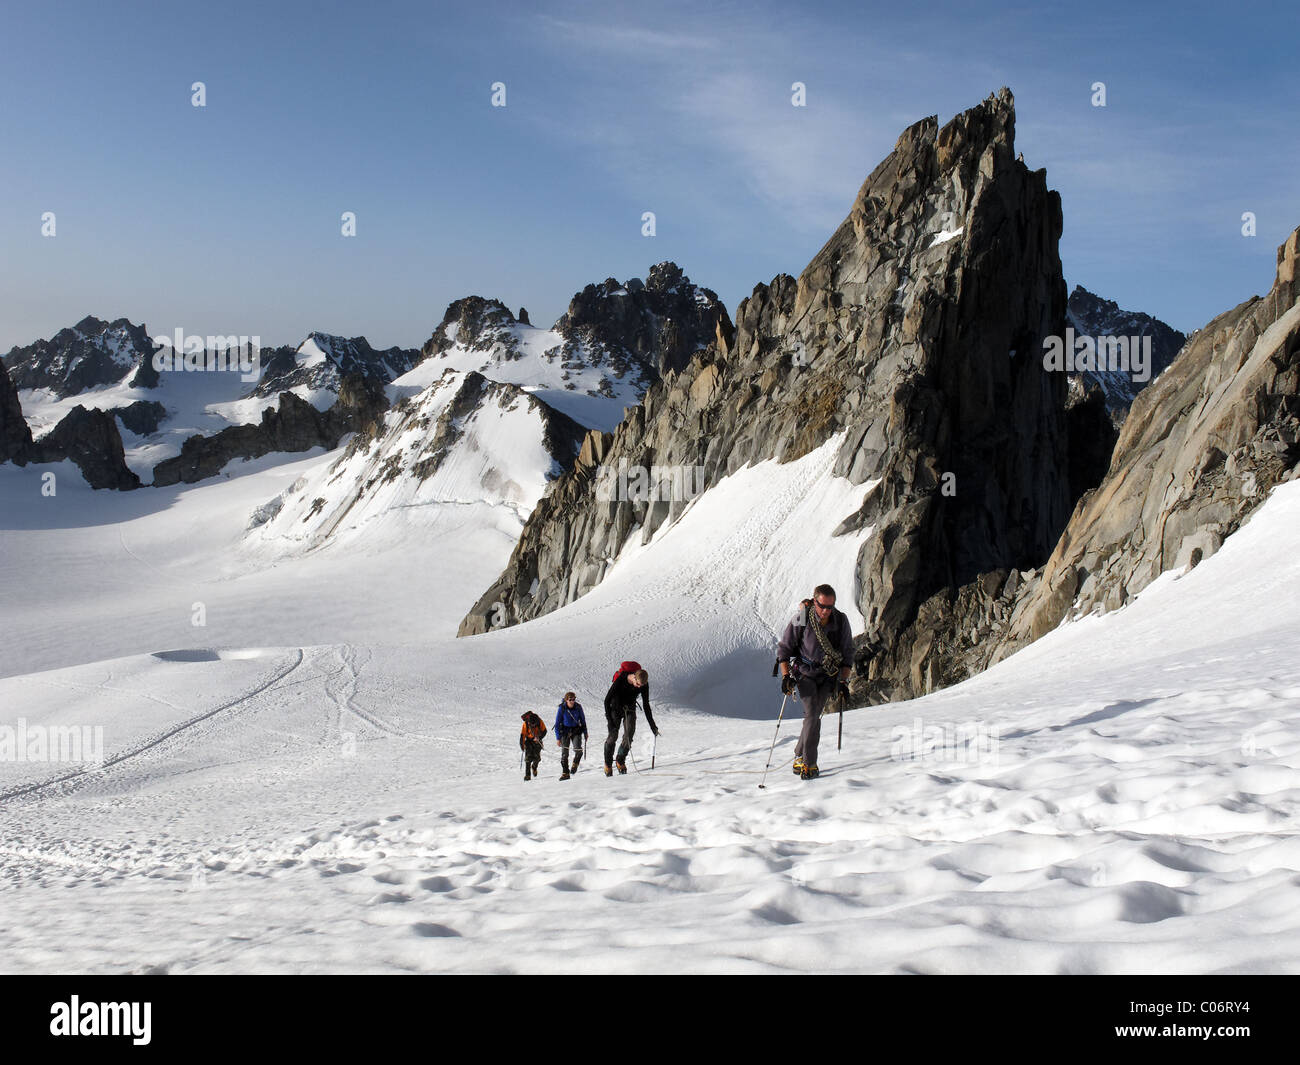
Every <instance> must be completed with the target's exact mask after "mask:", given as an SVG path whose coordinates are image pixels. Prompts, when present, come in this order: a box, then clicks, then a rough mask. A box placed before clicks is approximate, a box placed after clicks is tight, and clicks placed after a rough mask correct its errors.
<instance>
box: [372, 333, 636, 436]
mask: <svg viewBox="0 0 1300 1065" xmlns="http://www.w3.org/2000/svg"><path fill="white" fill-rule="evenodd" d="M448 335H449V336H450V337H451V339H453V340H456V331H455V324H454V323H453V324H452V326H450V327H449V329H448ZM492 335H493V336H494V337H495V338H496V340H497V342H496V343H493V344H491V345H479V346H472V347H471V346H468V345H466V344H465V343H463V342H460V341H459V340H457V341H456V342H455V343H453V344H452V345H451V346H450V347H449V348H448V349H447V350H446V351H444V352H443V353H442V354H440V355H431V356H430V357H429V358H427V359H425V361H424V362H422V363H420V365H418V366H416V367H415V368H414V369H412V370H411V371H410V372H409V373H407V374H404V375H402V376H401V377H399V378H398V379H397V380H395V381H394V382H393V383H392V384H391V385H390V386H389V389H388V394H389V398H390V399H400V398H404V397H406V396H412V395H415V394H416V393H418V392H420V391H421V390H423V389H424V388H427V387H428V386H429V385H430V384H432V383H433V382H434V381H436V380H438V379H439V378H440V377H441V376H442V375H443V373H444V372H445V371H446V370H448V369H452V370H461V371H465V370H475V371H477V372H478V373H481V374H482V375H483V376H484V377H487V378H489V379H490V380H493V381H502V382H505V383H507V384H512V385H519V386H520V387H521V388H523V389H524V390H525V391H527V392H531V393H533V394H534V395H536V396H537V397H538V398H539V399H541V400H544V401H545V402H546V403H548V404H550V405H551V406H552V407H554V408H555V409H556V410H558V411H560V412H561V413H563V414H567V415H568V416H569V417H570V418H572V419H573V420H574V421H576V422H579V423H581V424H582V425H585V426H586V427H587V428H589V429H600V430H602V431H603V432H613V431H614V429H615V428H616V427H617V426H618V423H619V422H620V421H622V420H623V411H624V408H626V407H634V406H636V405H637V404H638V403H640V402H641V397H642V396H643V395H645V392H646V389H648V388H649V387H650V385H651V384H652V381H651V380H650V379H649V378H648V377H647V376H646V375H645V374H644V372H643V371H642V369H641V367H639V366H637V365H636V364H634V363H624V362H622V361H620V360H619V358H618V357H617V356H616V355H615V354H613V353H611V352H609V351H607V350H606V349H605V348H603V347H601V346H600V345H592V344H588V343H587V342H586V341H584V340H581V339H574V340H572V341H570V340H569V339H568V338H566V337H565V335H564V334H563V333H560V332H557V331H556V330H554V329H539V328H537V327H536V326H532V325H525V324H523V323H522V322H514V323H512V324H510V325H508V326H501V327H499V328H497V329H496V330H495V331H494V333H493V334H492Z"/></svg>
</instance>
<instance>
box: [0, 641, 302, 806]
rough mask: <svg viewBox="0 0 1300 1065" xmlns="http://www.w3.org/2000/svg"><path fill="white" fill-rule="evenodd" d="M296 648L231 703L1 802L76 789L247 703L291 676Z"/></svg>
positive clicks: (14, 791)
mask: <svg viewBox="0 0 1300 1065" xmlns="http://www.w3.org/2000/svg"><path fill="white" fill-rule="evenodd" d="M296 650H297V656H298V657H297V658H296V659H294V661H293V663H292V664H290V665H289V666H288V667H287V668H285V669H283V670H281V671H280V672H279V673H278V674H277V675H276V676H274V677H272V678H271V679H270V680H268V681H266V682H265V683H264V684H261V685H259V686H258V687H256V688H254V689H253V690H252V691H250V692H245V693H244V694H243V695H240V696H238V697H237V698H235V699H232V700H230V702H228V703H223V704H222V705H221V706H218V707H214V708H213V709H211V710H206V711H204V712H203V713H201V714H198V715H196V716H195V717H192V718H189V719H188V720H186V721H182V722H181V723H180V724H179V725H174V726H173V727H172V728H170V729H168V730H167V731H165V732H163V733H162V734H161V735H159V736H155V737H154V738H153V739H151V740H146V741H145V742H144V743H141V744H138V745H137V746H135V747H132V748H131V749H130V750H126V751H123V752H121V753H120V754H116V755H114V756H113V757H112V758H106V759H104V761H103V762H100V763H98V764H97V765H93V766H90V767H89V768H86V769H74V770H73V771H71V772H69V773H63V774H61V775H59V776H57V777H53V778H51V779H49V780H43V781H37V782H36V783H35V784H21V785H19V786H17V787H14V788H10V789H8V790H7V791H0V805H3V804H4V803H7V802H8V801H9V800H10V799H16V798H19V797H20V796H23V795H34V794H36V793H37V792H41V791H44V790H45V789H47V788H52V787H55V786H56V785H59V784H64V783H68V782H69V781H73V782H75V783H74V784H73V788H74V789H75V787H76V786H77V785H78V784H81V783H85V782H86V780H87V778H89V779H94V778H96V777H98V776H99V774H100V773H102V772H104V771H105V770H107V769H109V768H111V767H113V766H115V765H119V764H120V763H122V762H125V761H127V760H128V759H131V758H136V757H138V756H139V755H142V754H144V753H145V752H147V751H151V750H153V748H155V747H157V746H158V745H159V744H161V743H165V742H166V741H167V740H169V739H172V738H173V737H174V736H177V735H179V734H180V733H182V732H184V731H186V730H187V729H190V728H193V727H194V726H195V725H198V724H201V723H202V722H204V721H207V720H208V719H209V718H211V717H215V716H216V715H217V714H219V713H221V712H222V711H223V710H229V709H230V708H231V707H233V706H238V705H239V704H240V703H242V702H245V701H247V700H248V699H252V698H253V697H254V696H257V695H261V694H262V693H263V692H264V691H266V690H268V689H269V688H271V687H273V686H274V685H276V684H279V683H280V681H282V680H284V679H285V678H286V677H287V676H289V674H290V673H292V672H293V671H294V670H296V669H297V668H298V667H299V666H301V665H302V662H303V649H302V648H301V647H299V648H297V649H296Z"/></svg>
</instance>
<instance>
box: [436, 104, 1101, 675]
mask: <svg viewBox="0 0 1300 1065" xmlns="http://www.w3.org/2000/svg"><path fill="white" fill-rule="evenodd" d="M1014 127H1015V114H1014V104H1013V101H1012V97H1011V94H1010V92H1009V91H1007V90H1003V91H1002V92H1000V93H997V94H995V95H993V96H990V97H989V98H988V99H987V100H985V101H983V102H982V103H981V104H979V105H978V106H976V107H975V108H972V109H971V110H970V111H967V112H964V113H963V114H960V115H958V116H956V117H955V118H954V119H952V120H951V121H950V122H949V123H947V124H946V125H945V126H943V127H942V128H940V127H939V126H938V122H937V119H935V118H929V119H924V120H922V121H920V122H918V123H915V124H913V125H912V126H910V127H909V128H908V129H907V130H905V131H904V132H903V134H902V135H901V136H900V137H899V139H898V143H897V146H896V147H895V149H894V151H893V152H891V153H890V154H889V156H887V157H886V158H885V159H884V160H883V161H882V162H881V163H880V165H879V166H877V167H876V168H875V170H873V171H872V173H871V175H870V176H869V177H868V179H867V181H866V182H865V183H864V184H863V186H862V188H861V190H860V191H859V193H858V195H857V197H856V198H855V200H854V203H853V205H852V208H851V209H850V211H849V214H848V217H847V218H846V219H845V221H844V222H843V223H842V224H841V225H840V226H839V227H838V228H837V230H836V231H835V233H834V234H832V236H831V238H830V239H829V240H828V241H827V243H826V245H825V246H824V247H823V248H822V249H821V250H820V251H819V252H818V254H817V255H816V256H815V257H814V258H813V260H812V261H811V262H810V263H809V264H808V266H807V267H806V268H805V269H804V270H803V272H802V273H801V274H800V275H799V277H798V279H797V280H796V279H795V278H793V277H790V276H789V275H784V274H783V275H778V276H777V277H776V278H774V279H773V280H772V282H771V283H770V284H768V285H758V286H756V287H755V289H754V293H753V295H751V296H750V297H748V298H747V299H745V300H743V301H742V302H741V304H740V306H739V307H738V308H737V312H736V323H735V330H734V333H730V335H728V332H729V331H727V330H722V329H717V330H715V340H714V342H713V344H712V345H711V346H710V347H709V348H707V349H706V350H704V351H702V352H698V353H696V354H695V355H694V356H693V357H692V358H691V359H689V360H688V361H687V362H686V364H685V365H683V366H682V367H681V369H680V371H678V372H671V373H668V374H666V375H665V376H664V378H663V379H662V380H661V381H660V382H659V383H658V384H656V385H654V386H653V387H652V388H651V389H650V390H649V392H648V393H647V394H646V396H645V399H644V401H643V402H642V404H641V405H640V406H638V407H635V408H632V409H631V410H630V411H629V412H628V415H627V417H625V419H624V420H623V422H622V424H620V425H619V426H618V427H617V430H616V432H615V433H614V435H613V438H612V440H611V441H610V442H609V444H608V446H605V445H604V441H603V440H602V441H601V444H602V447H601V450H602V452H603V453H604V455H605V457H604V458H603V460H602V461H603V462H604V463H605V464H614V463H617V462H621V461H623V460H626V461H627V462H628V463H629V464H630V465H651V464H653V465H657V466H660V467H668V466H678V465H680V466H682V467H691V468H693V469H700V470H702V471H703V487H704V489H705V490H706V491H707V490H709V489H711V488H712V487H713V486H714V485H716V484H717V483H718V482H719V481H720V480H721V479H722V478H724V477H726V476H727V475H729V474H730V473H732V472H734V471H736V470H738V469H739V468H741V467H743V466H746V465H749V464H752V463H756V462H762V461H764V460H767V459H777V460H778V461H790V460H793V459H797V458H799V457H801V456H803V455H805V454H807V453H809V452H810V451H812V450H814V449H816V448H818V447H820V446H821V445H822V444H824V443H825V442H826V441H828V440H830V439H833V438H837V437H839V438H841V440H842V442H841V443H840V449H839V451H838V453H837V459H836V463H835V467H834V469H835V472H836V473H838V474H840V475H842V476H844V477H846V478H847V479H848V480H849V481H850V482H851V483H853V484H858V485H863V486H864V489H863V494H864V500H863V504H862V507H861V509H860V510H859V511H858V512H857V513H855V514H851V515H845V516H844V520H843V521H842V522H841V524H840V528H839V533H840V534H853V533H856V532H858V531H862V530H866V529H867V528H868V527H871V528H872V529H873V530H874V532H873V533H872V534H871V535H865V533H864V536H865V539H864V541H863V543H862V547H861V553H860V556H859V559H858V563H857V573H856V581H855V583H856V590H855V598H856V599H857V602H858V606H859V607H860V609H861V611H862V613H863V615H864V617H866V618H867V620H868V624H869V626H871V627H872V629H874V630H878V631H880V632H882V633H883V632H888V633H890V634H893V633H897V632H898V631H899V630H900V629H901V628H902V627H903V626H905V625H907V624H908V623H909V622H910V621H911V620H912V619H914V618H915V616H916V612H917V609H918V606H919V604H920V603H921V602H923V601H924V600H925V599H926V598H927V597H929V596H930V595H933V594H934V593H935V592H937V591H939V590H941V589H945V588H950V587H952V586H954V585H957V584H961V583H964V582H965V581H967V580H969V579H972V578H974V577H975V576H977V575H979V574H980V573H982V572H986V571H987V570H989V569H993V568H996V567H998V566H1004V567H1009V566H1012V565H1025V564H1026V563H1027V562H1031V563H1039V562H1041V561H1042V560H1043V559H1045V558H1046V556H1047V554H1048V553H1049V552H1050V551H1051V548H1052V545H1053V544H1054V543H1055V542H1056V537H1057V536H1058V535H1059V532H1060V530H1061V528H1062V527H1063V526H1064V524H1065V521H1066V519H1067V518H1068V516H1069V512H1070V507H1071V505H1072V503H1073V498H1072V497H1071V494H1070V489H1069V484H1070V474H1069V470H1068V464H1067V452H1068V446H1067V433H1068V428H1067V422H1066V419H1065V415H1064V411H1065V394H1066V382H1065V378H1064V375H1054V374H1049V373H1048V372H1046V370H1045V369H1044V366H1043V362H1042V359H1041V358H1039V357H1037V353H1039V352H1041V351H1042V350H1043V340H1044V338H1045V337H1047V336H1049V335H1053V334H1058V333H1059V332H1060V331H1061V330H1062V329H1063V327H1064V317H1065V303H1066V291H1065V282H1064V280H1063V278H1062V276H1061V264H1060V257H1059V253H1058V241H1059V238H1060V234H1061V225H1062V220H1061V204H1060V197H1059V196H1058V195H1057V194H1056V193H1054V192H1052V191H1050V190H1049V189H1048V188H1047V183H1046V173H1045V172H1044V171H1041V170H1040V171H1037V172H1031V171H1029V170H1028V169H1027V168H1026V167H1025V165H1024V164H1023V163H1022V162H1019V161H1017V159H1016V156H1015V153H1014V144H1013V137H1014ZM657 276H658V275H657ZM664 276H665V277H666V276H667V275H664ZM656 283H658V281H657V282H656ZM647 287H648V286H647ZM669 287H672V284H671V282H669ZM593 288H594V287H593ZM604 288H605V290H606V293H605V294H604V298H603V301H602V302H603V303H605V304H612V303H615V302H616V301H617V300H627V299H629V298H630V297H631V295H633V294H634V293H633V292H632V288H633V286H629V287H628V292H629V295H628V296H622V295H619V294H617V293H608V291H607V290H608V288H609V286H608V283H607V284H606V285H605V286H604ZM678 288H679V291H680V286H678ZM949 475H951V477H952V479H953V480H954V481H955V483H956V484H957V485H959V486H960V488H959V489H958V490H957V492H956V493H955V494H952V493H945V494H942V495H941V494H940V492H939V483H940V480H941V478H944V479H946V478H948V477H949ZM598 482H599V478H598V477H597V476H596V475H595V474H594V473H593V471H592V470H591V469H590V468H588V467H586V466H584V465H582V464H581V463H579V466H578V467H577V468H575V471H574V472H573V473H572V474H570V475H569V476H568V477H566V478H561V479H560V480H559V481H558V482H557V483H556V484H555V486H553V488H552V489H551V490H550V492H548V494H547V496H546V497H545V498H543V499H542V501H541V502H540V503H539V505H538V507H537V509H536V510H535V511H534V512H533V514H532V516H531V517H530V519H529V521H528V523H527V525H526V526H525V529H524V535H523V537H522V539H521V540H520V542H519V545H518V546H517V547H516V550H515V554H514V555H513V556H512V557H511V560H510V562H509V564H508V566H507V569H506V571H505V572H504V573H503V574H502V575H501V577H500V578H499V579H498V581H497V583H496V584H495V585H493V586H492V587H491V588H490V589H489V590H488V592H487V593H485V595H484V596H483V598H482V599H480V601H479V603H478V604H476V606H475V607H474V609H473V610H472V611H471V612H470V614H469V615H468V616H467V617H466V618H465V620H464V622H463V624H462V630H461V631H462V632H463V633H465V634H470V633H475V632H481V631H484V630H485V629H486V628H490V627H492V626H494V625H497V624H501V623H507V624H508V623H513V622H516V621H521V620H527V619H529V618H532V617H536V616H538V615H540V614H544V613H547V612H549V611H551V610H554V609H556V608H558V607H559V606H562V605H564V604H565V603H568V602H571V601H573V600H574V599H576V598H578V597H579V596H581V595H583V594H585V592H586V591H588V590H589V589H591V588H592V587H594V586H595V585H596V584H598V583H599V582H600V581H601V580H602V579H603V577H604V575H605V573H606V572H607V571H608V568H609V566H610V564H611V562H612V560H613V559H615V558H617V557H618V555H619V553H620V551H621V550H622V549H623V547H624V545H625V544H626V542H627V540H628V538H629V537H630V536H634V535H635V536H639V537H640V538H641V540H642V542H646V541H648V540H649V539H650V538H651V537H652V536H653V535H654V534H655V532H656V531H657V530H658V529H660V528H661V527H662V526H663V525H664V524H665V523H672V522H674V521H676V520H677V518H678V517H679V516H680V515H681V513H682V512H683V511H684V508H685V506H686V501H684V500H678V499H671V500H663V499H660V500H655V501H649V502H647V501H638V500H631V499H628V500H623V499H616V500H602V499H600V498H598V492H597V485H598ZM1094 483H1095V482H1094ZM869 484H870V485H873V487H871V488H870V490H868V488H867V487H866V486H868V485H869ZM498 603H499V604H501V605H503V606H504V612H503V611H500V610H497V611H495V615H494V616H489V612H488V607H492V606H494V605H495V604H498ZM923 657H924V656H923V655H922V658H923ZM909 665H910V663H909ZM904 668H907V667H904Z"/></svg>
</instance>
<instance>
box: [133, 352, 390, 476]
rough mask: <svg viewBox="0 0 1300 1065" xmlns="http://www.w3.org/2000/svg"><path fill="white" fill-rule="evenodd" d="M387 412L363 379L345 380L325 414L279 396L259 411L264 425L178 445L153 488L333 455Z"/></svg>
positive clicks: (378, 390) (375, 388)
mask: <svg viewBox="0 0 1300 1065" xmlns="http://www.w3.org/2000/svg"><path fill="white" fill-rule="evenodd" d="M387 406H388V401H387V399H386V397H385V396H384V391H383V388H382V386H381V385H380V384H378V383H377V382H375V381H373V380H371V379H369V378H364V377H345V378H344V379H343V380H342V382H341V384H340V386H339V395H338V399H337V401H336V402H335V403H334V405H333V406H332V407H330V408H329V409H328V410H325V411H320V410H317V409H316V408H315V407H313V406H312V405H311V404H310V403H308V402H307V401H306V400H303V399H299V398H298V396H297V395H295V394H294V393H293V392H281V393H280V401H279V407H278V408H276V409H272V408H267V409H266V410H264V411H262V420H261V422H260V423H258V424H256V425H234V426H231V427H230V428H228V429H223V430H221V432H219V433H216V434H215V435H213V436H206V437H205V436H191V437H190V438H189V439H188V440H186V441H185V443H184V444H182V445H181V453H180V454H179V455H177V456H176V457H175V458H172V459H167V460H166V461H165V462H160V463H159V464H158V465H157V466H155V467H154V471H153V483H154V486H155V487H164V486H166V485H171V484H176V483H178V482H184V483H186V484H193V483H195V482H196V481H201V480H203V479H204V478H207V477H214V476H216V475H217V474H218V473H220V472H221V470H222V469H223V467H225V465H226V463H228V462H230V461H232V460H233V459H237V458H238V459H251V458H258V457H260V456H262V455H266V454H269V453H271V452H273V451H284V452H299V451H309V450H311V449H312V448H314V447H323V448H325V449H326V450H330V449H333V448H335V447H338V444H339V440H340V439H341V438H342V437H343V435H344V434H346V433H350V432H355V431H358V430H361V429H364V428H365V427H366V426H368V425H369V424H370V423H372V422H373V421H374V420H375V419H376V418H377V417H378V416H379V415H381V414H382V413H383V411H384V410H385V409H386V408H387Z"/></svg>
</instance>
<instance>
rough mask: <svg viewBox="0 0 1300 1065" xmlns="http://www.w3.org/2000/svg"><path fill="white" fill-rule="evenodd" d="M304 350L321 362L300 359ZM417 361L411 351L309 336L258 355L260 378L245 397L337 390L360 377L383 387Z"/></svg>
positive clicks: (356, 340) (358, 339)
mask: <svg viewBox="0 0 1300 1065" xmlns="http://www.w3.org/2000/svg"><path fill="white" fill-rule="evenodd" d="M304 349H306V350H307V351H309V352H310V353H311V355H312V356H314V355H315V353H316V352H319V353H320V354H322V355H324V356H325V357H324V359H323V360H322V359H319V358H318V357H317V358H312V357H310V356H307V357H304V356H305V352H304ZM420 359H421V355H420V353H419V352H418V351H416V350H415V349H414V348H397V347H393V348H385V349H384V350H383V351H378V350H376V349H375V348H373V347H371V346H370V342H369V341H368V340H366V338H365V337H336V336H331V335H330V334H328V333H312V334H310V335H309V336H308V337H307V339H306V340H304V341H303V343H302V344H300V345H298V347H296V348H293V347H289V346H282V347H277V348H267V349H264V350H263V351H262V352H261V363H262V374H261V378H260V379H259V381H258V383H257V387H256V388H254V389H253V390H252V391H251V392H250V393H249V395H251V396H274V395H276V394H277V393H280V392H284V391H287V390H289V389H292V388H297V387H299V386H301V385H305V386H307V387H308V388H326V389H333V390H337V389H338V388H339V387H340V383H341V382H342V381H343V379H345V378H348V377H364V378H368V379H370V380H373V381H379V382H381V383H383V384H388V383H389V382H391V381H393V380H395V379H396V378H398V377H400V376H401V375H402V374H404V373H407V372H408V371H409V370H411V369H413V368H414V367H415V366H416V365H417V364H418V363H419V362H420Z"/></svg>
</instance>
